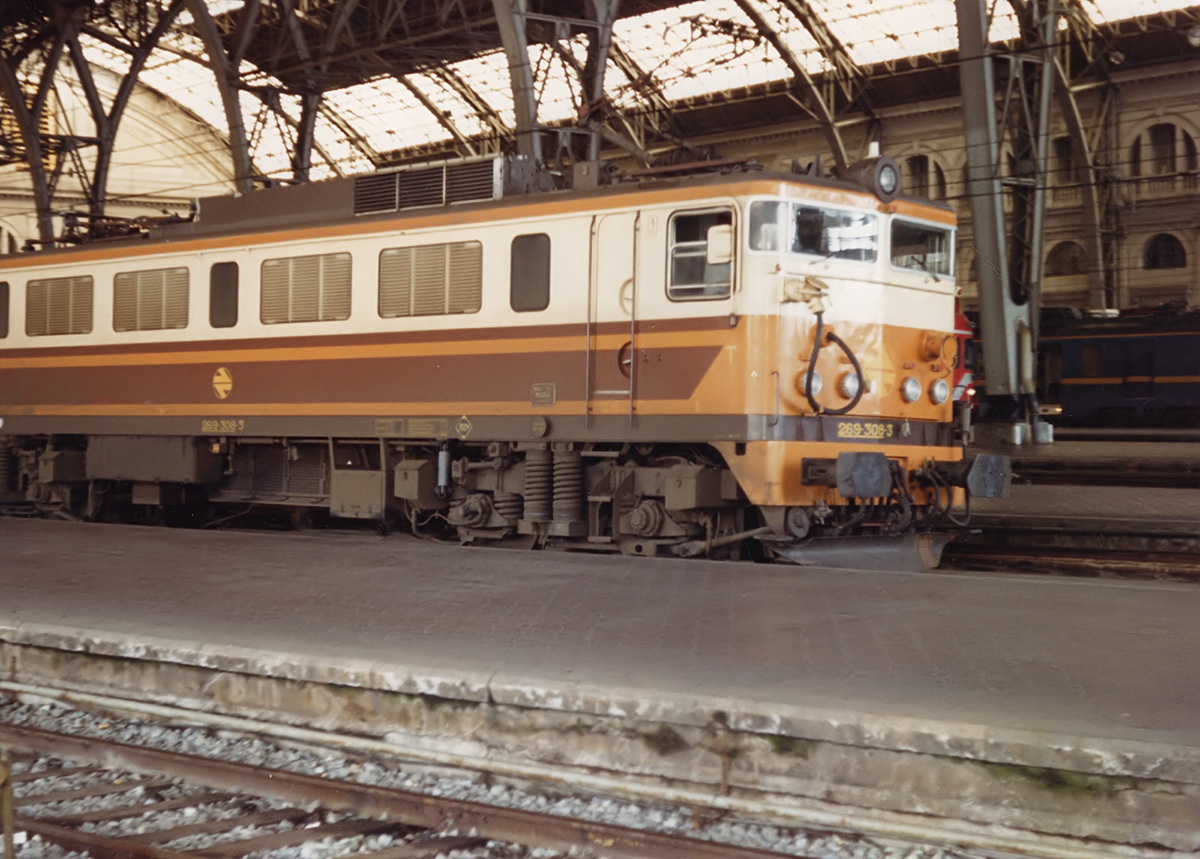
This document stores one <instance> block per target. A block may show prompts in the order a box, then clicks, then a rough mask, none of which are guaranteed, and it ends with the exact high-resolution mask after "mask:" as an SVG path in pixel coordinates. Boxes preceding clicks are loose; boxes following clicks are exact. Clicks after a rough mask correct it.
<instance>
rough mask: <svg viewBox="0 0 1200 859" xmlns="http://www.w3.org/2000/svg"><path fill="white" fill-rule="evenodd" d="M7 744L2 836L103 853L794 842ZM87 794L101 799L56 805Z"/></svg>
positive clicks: (522, 852)
mask: <svg viewBox="0 0 1200 859" xmlns="http://www.w3.org/2000/svg"><path fill="white" fill-rule="evenodd" d="M0 748H4V749H7V750H8V756H9V762H7V763H0V776H5V775H7V783H6V784H4V785H3V790H4V791H5V792H7V791H9V790H11V792H12V794H13V797H14V798H13V800H12V802H13V809H14V812H15V814H14V819H13V820H12V822H11V824H6V826H5V829H6V837H7V836H8V835H9V834H11V832H13V831H15V832H17V833H25V834H26V835H28V836H36V837H37V838H38V839H41V840H42V841H46V842H51V843H54V844H57V845H60V846H61V847H64V848H66V849H68V850H71V851H77V852H82V853H86V854H88V855H89V856H93V857H96V859H241V857H246V856H250V855H252V854H253V856H254V857H256V859H266V857H269V856H272V855H273V854H274V853H276V852H277V851H280V850H282V849H284V848H296V847H300V848H301V852H300V854H299V855H301V856H307V855H314V856H315V855H320V856H322V857H334V856H347V855H354V856H356V857H361V859H433V857H436V856H443V855H450V854H451V852H452V851H470V850H480V849H484V850H485V851H486V852H485V853H484V854H483V855H488V856H491V855H495V856H526V855H530V854H529V852H528V849H530V848H535V849H538V850H541V851H557V852H558V853H561V854H564V855H565V854H568V853H569V854H571V855H586V856H604V857H614V859H620V858H621V857H629V859H633V857H648V859H676V857H677V859H706V857H712V859H717V857H727V859H768V857H778V856H780V855H800V854H795V853H792V854H781V853H778V852H771V851H765V850H761V849H754V848H747V847H741V846H737V845H732V844H727V843H714V842H712V841H704V840H700V839H697V838H690V837H684V836H679V835H672V834H664V833H658V832H650V831H645V830H640V829H633V828H629V827H622V826H616V825H611V824H604V823H595V822H589V821H581V820H572V819H568V818H564V817H561V816H557V815H554V814H546V813H535V812H529V811H523V810H518V809H512V808H505V807H500V806H492V805H485V804H482V803H478V802H472V801H466V800H461V799H454V798H449V797H444V796H431V795H427V794H422V793H417V792H413V791H407V790H399V789H395V788H387V787H379V786H374V785H367V784H362V783H359V782H356V781H348V780H342V779H333V778H325V777H321V776H316V775H305V774H300V773H296V772H291V771H284V770H274V769H265V768H261V767H255V766H249V765H247V764H243V763H236V762H231V761H219V760H212V759H209V758H203V757H197V756H194V755H187V754H181V753H178V752H168V751H163V750H159V749H152V748H143V747H138V746H133V745H129V744H125V743H119V742H113V741H108V740H100V739H95V738H90V737H79V736H72V735H68V734H61V733H52V732H49V731H43V730H39V729H35V728H28V727H18V726H12V725H0ZM9 771H11V774H8V773H9ZM84 798H87V799H90V800H92V801H93V802H92V803H91V805H93V806H99V807H98V808H97V807H93V808H90V809H89V810H85V811H62V810H61V809H62V807H63V805H64V803H70V802H71V801H74V800H80V799H84ZM181 820H182V822H180V821H181ZM305 845H314V847H311V848H309V849H308V850H307V851H306V850H305V848H304V846H305ZM316 845H319V846H320V851H321V852H320V853H319V854H318V853H317V852H316V847H315V846H316ZM522 848H524V849H522ZM6 855H8V856H13V855H14V854H13V853H12V852H6ZM291 855H295V854H291ZM471 855H480V854H479V853H474V854H471ZM534 855H540V856H546V855H547V854H546V853H545V852H541V853H538V854H534Z"/></svg>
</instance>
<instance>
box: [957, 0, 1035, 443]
mask: <svg viewBox="0 0 1200 859" xmlns="http://www.w3.org/2000/svg"><path fill="white" fill-rule="evenodd" d="M955 5H956V7H957V10H958V32H959V74H960V79H961V83H962V97H963V120H964V124H965V133H966V150H967V192H968V194H969V196H970V198H971V213H972V218H973V221H974V233H975V250H976V259H977V261H978V283H979V317H980V331H981V335H982V339H983V353H984V355H983V358H984V368H985V373H986V378H987V392H988V394H989V395H990V396H994V395H1004V394H1007V395H1013V396H1016V397H1019V398H1021V400H1022V401H1023V404H1024V407H1025V409H1026V411H1027V417H1028V418H1030V419H1031V420H1032V419H1033V418H1035V417H1036V414H1035V407H1036V401H1035V399H1034V395H1035V389H1034V354H1035V353H1034V343H1035V338H1036V335H1037V316H1038V302H1039V297H1040V292H1041V271H1042V233H1043V222H1044V216H1045V185H1046V182H1045V175H1046V154H1047V153H1046V150H1047V148H1048V142H1049V121H1050V100H1051V95H1052V87H1053V85H1054V81H1055V76H1056V75H1055V66H1054V56H1053V53H1052V51H1053V37H1054V26H1055V19H1056V14H1057V10H1056V4H1055V0H1034V2H1031V3H1029V4H1028V6H1026V7H1025V11H1026V13H1027V14H1026V15H1024V16H1022V22H1021V31H1022V41H1023V43H1024V44H1023V46H1022V47H1023V50H1021V51H1019V52H1014V53H1012V54H1009V55H1007V56H1006V57H1005V59H1007V60H1008V61H1009V69H1008V71H1009V74H1008V76H1007V80H1006V81H1005V83H1006V91H1005V93H1004V98H1003V99H1002V101H1001V103H1000V104H999V105H998V104H997V99H996V95H997V93H996V80H995V75H996V62H997V58H996V57H995V56H994V54H993V52H992V50H991V47H990V45H989V44H988V31H989V27H990V23H991V21H990V16H989V15H988V11H987V7H986V6H985V5H984V2H983V0H957V2H956V4H955ZM1018 54H1019V56H1018ZM997 113H999V114H1000V116H1002V117H1003V118H1004V121H1005V127H1004V130H1006V131H1007V132H1008V133H1009V139H1008V143H1009V145H1010V146H1011V149H1012V161H1011V162H1010V163H1011V164H1012V166H1013V170H1012V173H1013V175H1012V176H1009V177H1007V178H1006V177H1005V176H1004V172H1003V168H1002V159H1003V157H1004V155H1006V154H1007V153H1003V152H1002V146H1001V144H1002V134H1001V128H1000V127H999V123H998V121H997ZM1006 192H1007V194H1008V195H1009V198H1010V199H1011V201H1012V210H1013V223H1012V226H1011V230H1006V227H1005V220H1004V198H1005V193H1006Z"/></svg>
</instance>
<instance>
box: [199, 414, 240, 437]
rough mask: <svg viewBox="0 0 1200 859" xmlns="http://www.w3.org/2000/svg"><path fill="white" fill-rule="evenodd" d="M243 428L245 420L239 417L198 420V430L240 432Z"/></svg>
mask: <svg viewBox="0 0 1200 859" xmlns="http://www.w3.org/2000/svg"><path fill="white" fill-rule="evenodd" d="M245 429H246V422H245V421H244V420H240V419H234V418H220V419H214V420H207V421H200V432H215V433H231V432H242V431H243V430H245Z"/></svg>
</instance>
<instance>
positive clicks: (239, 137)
mask: <svg viewBox="0 0 1200 859" xmlns="http://www.w3.org/2000/svg"><path fill="white" fill-rule="evenodd" d="M184 2H185V4H186V6H187V10H188V11H189V12H190V13H191V15H192V20H193V22H194V25H195V27H196V30H197V35H198V36H199V38H200V41H201V43H202V44H203V45H204V51H205V56H206V57H207V59H208V66H209V69H210V70H211V71H212V73H213V79H214V80H215V81H216V84H217V91H218V93H219V94H220V96H221V105H222V107H223V108H224V111H225V121H226V122H227V123H228V125H229V154H230V158H231V159H232V160H233V183H234V188H235V189H236V190H237V191H239V192H247V191H250V190H253V188H254V169H253V164H252V163H251V160H250V144H249V141H248V139H247V137H246V126H245V123H244V121H243V120H242V109H241V99H240V97H239V95H238V88H237V81H238V69H237V67H236V66H235V65H233V62H232V59H231V58H230V56H229V55H228V54H226V53H225V45H224V43H223V42H222V41H221V34H220V32H218V30H217V26H216V23H215V22H214V21H213V18H212V15H210V14H209V12H208V5H207V3H206V2H205V0H184Z"/></svg>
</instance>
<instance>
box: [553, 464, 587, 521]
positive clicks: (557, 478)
mask: <svg viewBox="0 0 1200 859" xmlns="http://www.w3.org/2000/svg"><path fill="white" fill-rule="evenodd" d="M554 521H555V522H582V521H583V456H582V455H581V454H580V453H579V451H577V450H560V451H557V452H555V454H554Z"/></svg>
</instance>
